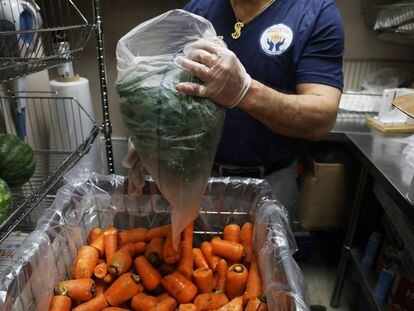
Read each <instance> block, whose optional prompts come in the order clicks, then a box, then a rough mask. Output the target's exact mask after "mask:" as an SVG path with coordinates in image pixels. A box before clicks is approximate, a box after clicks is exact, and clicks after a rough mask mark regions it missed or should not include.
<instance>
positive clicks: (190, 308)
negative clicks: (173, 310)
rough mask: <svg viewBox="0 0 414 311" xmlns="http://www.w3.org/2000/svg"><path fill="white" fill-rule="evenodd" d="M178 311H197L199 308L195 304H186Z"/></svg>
mask: <svg viewBox="0 0 414 311" xmlns="http://www.w3.org/2000/svg"><path fill="white" fill-rule="evenodd" d="M178 311H197V308H196V306H195V304H193V303H186V304H183V305H180V306H179V308H178Z"/></svg>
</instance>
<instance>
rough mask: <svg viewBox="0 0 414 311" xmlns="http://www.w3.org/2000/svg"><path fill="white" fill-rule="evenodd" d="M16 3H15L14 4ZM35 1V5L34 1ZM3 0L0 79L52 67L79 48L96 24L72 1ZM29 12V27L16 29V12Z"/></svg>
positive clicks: (4, 79) (17, 13) (69, 56)
mask: <svg viewBox="0 0 414 311" xmlns="http://www.w3.org/2000/svg"><path fill="white" fill-rule="evenodd" d="M15 3H18V5H15ZM36 3H37V4H36ZM36 3H34V2H33V1H31V0H19V1H16V0H2V1H1V4H2V6H1V10H0V19H3V20H7V21H8V22H7V23H6V22H5V23H3V24H2V26H1V27H0V82H5V81H9V80H12V79H15V78H19V77H22V76H26V75H29V74H32V73H35V72H39V71H42V70H44V69H47V68H52V67H55V66H57V65H59V64H62V63H66V62H68V61H71V60H72V59H73V54H74V53H76V52H79V51H82V50H83V48H84V47H85V45H86V43H87V42H88V40H89V38H90V36H91V34H92V33H93V31H94V29H95V25H94V24H92V23H90V22H88V20H87V19H86V17H85V16H84V15H83V14H82V12H81V11H80V10H79V8H78V7H77V6H76V5H75V4H74V2H73V1H72V0H53V1H52V0H38V1H36ZM23 9H25V12H30V13H29V16H30V18H31V21H33V25H32V27H31V29H28V30H27V29H21V28H22V27H24V26H20V28H19V25H20V23H19V14H20V13H21V12H22V10H23Z"/></svg>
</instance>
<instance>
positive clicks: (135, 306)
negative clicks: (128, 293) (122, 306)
mask: <svg viewBox="0 0 414 311" xmlns="http://www.w3.org/2000/svg"><path fill="white" fill-rule="evenodd" d="M157 303H158V299H157V298H155V297H154V296H150V295H147V294H145V293H139V294H137V295H135V296H134V297H133V298H132V300H131V308H132V310H134V311H147V310H150V309H151V308H153V307H155V305H156V304H157Z"/></svg>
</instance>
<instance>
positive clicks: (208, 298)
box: [194, 293, 229, 311]
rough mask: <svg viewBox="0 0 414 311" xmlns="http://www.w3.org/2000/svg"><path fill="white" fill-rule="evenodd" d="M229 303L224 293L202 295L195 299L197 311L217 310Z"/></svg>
mask: <svg viewBox="0 0 414 311" xmlns="http://www.w3.org/2000/svg"><path fill="white" fill-rule="evenodd" d="M228 302H229V300H228V299H227V297H226V295H224V294H223V293H206V294H200V295H197V297H196V298H195V299H194V304H195V306H196V308H197V311H204V310H215V309H218V308H220V307H222V306H224V305H225V304H226V303H228Z"/></svg>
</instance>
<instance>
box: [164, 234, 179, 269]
mask: <svg viewBox="0 0 414 311" xmlns="http://www.w3.org/2000/svg"><path fill="white" fill-rule="evenodd" d="M162 258H163V259H164V261H165V262H166V263H169V264H174V263H177V262H178V261H179V260H180V252H179V250H176V249H175V248H174V245H173V239H172V231H171V230H170V232H168V235H167V239H166V240H165V244H164V247H163V249H162Z"/></svg>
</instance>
